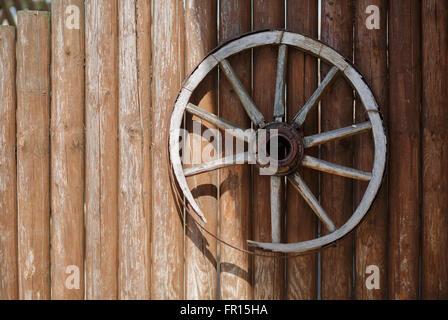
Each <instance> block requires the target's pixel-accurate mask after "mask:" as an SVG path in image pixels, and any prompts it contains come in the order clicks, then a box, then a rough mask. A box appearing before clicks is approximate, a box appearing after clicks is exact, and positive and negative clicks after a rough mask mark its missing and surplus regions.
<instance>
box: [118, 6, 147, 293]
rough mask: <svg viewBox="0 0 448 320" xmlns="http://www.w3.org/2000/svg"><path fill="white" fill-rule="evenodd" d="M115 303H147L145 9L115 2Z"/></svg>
mask: <svg viewBox="0 0 448 320" xmlns="http://www.w3.org/2000/svg"><path fill="white" fill-rule="evenodd" d="M118 12H119V18H118V27H119V54H118V61H119V62H118V77H119V88H118V89H119V90H118V92H119V95H118V98H119V105H118V107H119V115H118V119H119V195H118V212H119V217H118V218H119V223H118V225H119V231H118V239H119V241H118V248H119V249H118V250H119V256H118V260H119V267H118V284H119V286H118V289H119V295H118V296H119V298H120V299H133V300H135V299H146V300H147V299H149V298H150V259H149V258H150V255H149V253H150V228H151V226H150V222H151V221H150V219H151V215H150V194H149V192H150V188H149V187H150V181H149V180H150V161H149V160H150V154H149V149H150V98H151V97H150V89H151V88H150V57H151V55H150V14H151V12H150V6H149V2H148V1H145V0H119V1H118Z"/></svg>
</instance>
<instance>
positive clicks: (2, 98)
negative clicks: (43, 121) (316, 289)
mask: <svg viewBox="0 0 448 320" xmlns="http://www.w3.org/2000/svg"><path fill="white" fill-rule="evenodd" d="M15 40H16V29H15V28H14V27H11V26H1V27H0V106H1V108H0V300H14V299H17V298H18V282H17V280H18V276H17V205H16V196H17V189H16V187H17V184H16V182H17V176H16V86H15V74H16V63H15V47H16V42H15Z"/></svg>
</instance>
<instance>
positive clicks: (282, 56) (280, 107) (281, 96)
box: [274, 44, 288, 120]
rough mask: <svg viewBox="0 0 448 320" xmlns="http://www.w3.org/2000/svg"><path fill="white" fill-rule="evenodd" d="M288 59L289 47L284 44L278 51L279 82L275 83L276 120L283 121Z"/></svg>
mask: <svg viewBox="0 0 448 320" xmlns="http://www.w3.org/2000/svg"><path fill="white" fill-rule="evenodd" d="M287 59H288V47H287V46H286V45H285V44H283V45H281V46H280V48H279V49H278V58H277V80H276V83H275V100H274V101H275V102H274V119H276V120H277V119H282V118H283V117H284V115H285V77H286V64H287Z"/></svg>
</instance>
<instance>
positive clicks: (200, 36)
mask: <svg viewBox="0 0 448 320" xmlns="http://www.w3.org/2000/svg"><path fill="white" fill-rule="evenodd" d="M216 14H217V1H216V0H187V1H186V3H185V35H186V42H185V66H186V74H189V73H190V72H192V71H193V70H194V68H195V67H196V66H197V64H198V63H199V62H201V60H202V59H203V58H204V57H205V56H206V55H207V54H208V52H210V51H211V50H212V49H213V48H215V47H216V44H217V23H216ZM216 86H217V73H216V72H213V73H211V74H210V75H209V76H208V77H207V78H206V79H205V80H204V81H203V82H202V83H201V85H200V86H199V87H198V88H197V89H196V93H195V94H194V95H193V97H192V102H193V103H195V104H197V105H199V107H201V108H202V109H204V110H207V111H209V112H212V113H214V114H217V113H218V108H217V100H216V99H217V96H216ZM193 121H199V122H201V123H202V128H203V130H208V129H212V130H213V126H211V125H210V124H208V123H206V122H203V121H200V119H199V118H197V117H187V127H189V128H192V122H193ZM192 139H200V140H201V137H196V136H192ZM199 143H200V144H201V145H202V150H204V148H206V147H210V146H209V144H210V143H209V142H208V141H207V140H203V141H202V142H199ZM193 145H194V143H193ZM202 150H201V152H202ZM195 151H196V150H193V152H195ZM187 180H188V183H189V186H190V188H191V190H193V191H194V192H193V194H194V196H195V199H196V200H197V202H198V204H199V205H200V207H201V208H202V210H203V212H204V214H205V215H206V218H207V224H206V225H205V227H206V228H207V230H209V231H210V232H213V233H214V234H216V233H217V221H218V219H217V218H218V201H217V197H218V192H217V191H218V172H217V171H214V172H210V173H204V174H201V175H197V176H195V177H191V178H188V179H187ZM186 232H187V234H186V244H185V245H186V248H185V252H186V255H185V263H186V269H185V277H186V298H187V299H201V300H203V299H213V300H214V299H216V298H217V276H216V269H217V256H216V253H217V252H216V251H217V243H216V240H215V239H214V238H213V237H210V236H209V235H207V234H206V233H204V232H201V230H200V229H199V228H197V226H196V225H195V224H194V222H193V220H192V218H191V217H190V216H187V226H186Z"/></svg>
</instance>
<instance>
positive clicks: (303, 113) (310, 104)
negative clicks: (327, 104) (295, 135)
mask: <svg viewBox="0 0 448 320" xmlns="http://www.w3.org/2000/svg"><path fill="white" fill-rule="evenodd" d="M338 74H339V69H338V68H337V67H333V68H331V70H330V71H329V72H328V74H327V76H326V77H325V79H324V80H323V81H322V83H321V84H320V86H319V88H317V90H316V91H314V93H313V95H312V96H311V98H310V99H309V100H308V101H307V102H306V103H305V105H304V106H303V107H302V109H300V111H299V112H298V113H297V114H296V115H295V116H294V119H293V120H292V123H291V125H292V126H294V127H296V128H298V127H301V126H302V125H303V124H304V123H305V120H306V117H307V116H308V113H309V112H310V111H311V110H313V109H314V108H315V107H316V106H317V105H318V104H319V101H320V100H321V99H322V97H323V96H324V94H325V93H326V92H327V91H328V90H329V89H330V88H331V85H332V84H333V82H334V81H335V80H336V78H337V77H336V76H337V75H338Z"/></svg>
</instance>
